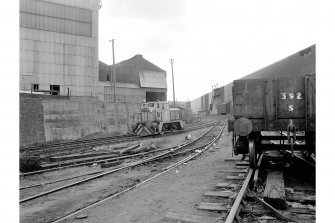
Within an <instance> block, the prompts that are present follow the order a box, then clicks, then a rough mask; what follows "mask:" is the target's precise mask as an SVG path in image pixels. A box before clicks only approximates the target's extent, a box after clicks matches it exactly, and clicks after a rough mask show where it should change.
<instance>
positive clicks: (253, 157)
mask: <svg viewBox="0 0 335 223" xmlns="http://www.w3.org/2000/svg"><path fill="white" fill-rule="evenodd" d="M248 148H249V165H250V168H253V169H256V167H257V153H256V147H255V140H254V139H249V141H248Z"/></svg>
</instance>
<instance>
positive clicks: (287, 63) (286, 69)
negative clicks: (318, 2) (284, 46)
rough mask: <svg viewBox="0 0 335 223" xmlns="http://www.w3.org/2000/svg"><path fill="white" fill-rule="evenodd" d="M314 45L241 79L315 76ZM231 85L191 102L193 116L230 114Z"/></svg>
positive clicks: (214, 90) (216, 89)
mask: <svg viewBox="0 0 335 223" xmlns="http://www.w3.org/2000/svg"><path fill="white" fill-rule="evenodd" d="M315 58H316V45H312V46H309V47H307V48H306V49H303V50H301V51H299V52H297V53H294V54H292V55H290V56H288V57H286V58H284V59H282V60H279V61H277V62H275V63H273V64H270V65H269V66H266V67H264V68H262V69H260V70H257V71H255V72H253V73H251V74H248V75H246V76H244V77H242V78H241V79H257V78H277V77H291V76H302V75H306V74H315V73H316V71H315V70H316V68H315ZM232 87H233V83H229V84H227V85H225V86H222V87H219V88H215V89H212V91H211V92H209V93H207V94H205V95H202V96H200V97H198V98H196V99H194V100H192V101H191V110H192V112H193V114H199V115H210V114H219V115H224V114H231V113H232V112H233V111H232V107H233V105H232V100H233V96H232Z"/></svg>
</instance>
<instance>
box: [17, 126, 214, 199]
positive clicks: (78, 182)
mask: <svg viewBox="0 0 335 223" xmlns="http://www.w3.org/2000/svg"><path fill="white" fill-rule="evenodd" d="M219 123H220V121H218V122H217V123H216V125H215V126H213V127H212V128H211V129H209V130H208V131H206V132H205V133H203V134H202V135H201V136H199V137H198V138H196V139H194V140H193V141H191V142H189V143H186V144H184V145H183V146H179V147H177V148H175V149H171V150H170V151H167V152H165V153H162V154H159V155H157V156H154V157H151V158H148V159H146V160H142V161H137V162H134V163H132V164H129V165H125V166H123V167H120V168H117V169H113V170H110V171H107V172H104V173H101V174H98V175H96V176H93V177H89V178H87V179H84V180H81V181H77V182H74V183H71V184H68V185H65V186H62V187H58V188H55V189H52V190H49V191H46V192H43V193H40V194H36V195H34V196H31V197H27V198H24V199H22V200H20V201H19V203H23V202H26V201H30V200H33V199H36V198H38V197H42V196H45V195H48V194H51V193H54V192H57V191H60V190H63V189H66V188H69V187H72V186H75V185H79V184H82V183H85V182H88V181H91V180H94V179H97V178H100V177H103V176H105V175H108V174H111V173H114V172H117V171H121V170H123V169H126V168H131V167H134V166H138V165H141V164H144V163H148V162H152V161H153V160H155V159H157V158H159V157H162V156H165V155H167V154H169V153H172V152H175V151H177V150H180V149H182V148H184V147H186V146H188V145H190V144H193V143H194V142H196V141H198V140H199V139H200V138H202V137H203V136H205V135H206V134H207V133H208V132H210V131H211V130H212V129H214V128H215V127H216V126H217V125H218V124H219Z"/></svg>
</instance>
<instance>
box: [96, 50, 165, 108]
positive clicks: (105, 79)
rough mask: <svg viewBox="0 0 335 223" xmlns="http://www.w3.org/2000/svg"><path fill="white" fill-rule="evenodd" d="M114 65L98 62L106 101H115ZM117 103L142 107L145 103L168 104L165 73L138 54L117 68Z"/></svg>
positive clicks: (100, 81)
mask: <svg viewBox="0 0 335 223" xmlns="http://www.w3.org/2000/svg"><path fill="white" fill-rule="evenodd" d="M112 71H113V65H107V64H105V63H103V62H102V61H99V85H100V86H102V88H101V90H102V92H101V93H100V95H103V100H104V101H113V99H114V88H113V86H114V79H113V75H112ZM115 77H116V89H115V96H116V101H118V102H126V103H141V102H143V101H157V100H160V101H166V94H167V82H166V71H165V70H163V69H161V68H159V67H158V66H156V65H155V64H153V63H151V62H150V61H148V60H146V59H144V58H143V56H142V55H140V54H137V55H135V56H134V57H132V58H130V59H128V60H124V61H121V62H119V63H117V64H115Z"/></svg>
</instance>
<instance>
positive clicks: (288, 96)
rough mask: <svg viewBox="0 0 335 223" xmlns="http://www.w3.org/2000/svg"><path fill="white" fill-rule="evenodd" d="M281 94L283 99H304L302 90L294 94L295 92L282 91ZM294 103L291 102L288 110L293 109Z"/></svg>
mask: <svg viewBox="0 0 335 223" xmlns="http://www.w3.org/2000/svg"><path fill="white" fill-rule="evenodd" d="M280 94H281V99H283V100H286V99H295V98H296V99H297V100H301V99H302V94H301V93H300V92H298V93H296V94H294V93H286V92H282V93H280ZM293 110H294V109H293V105H292V104H290V105H289V106H288V111H293Z"/></svg>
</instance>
